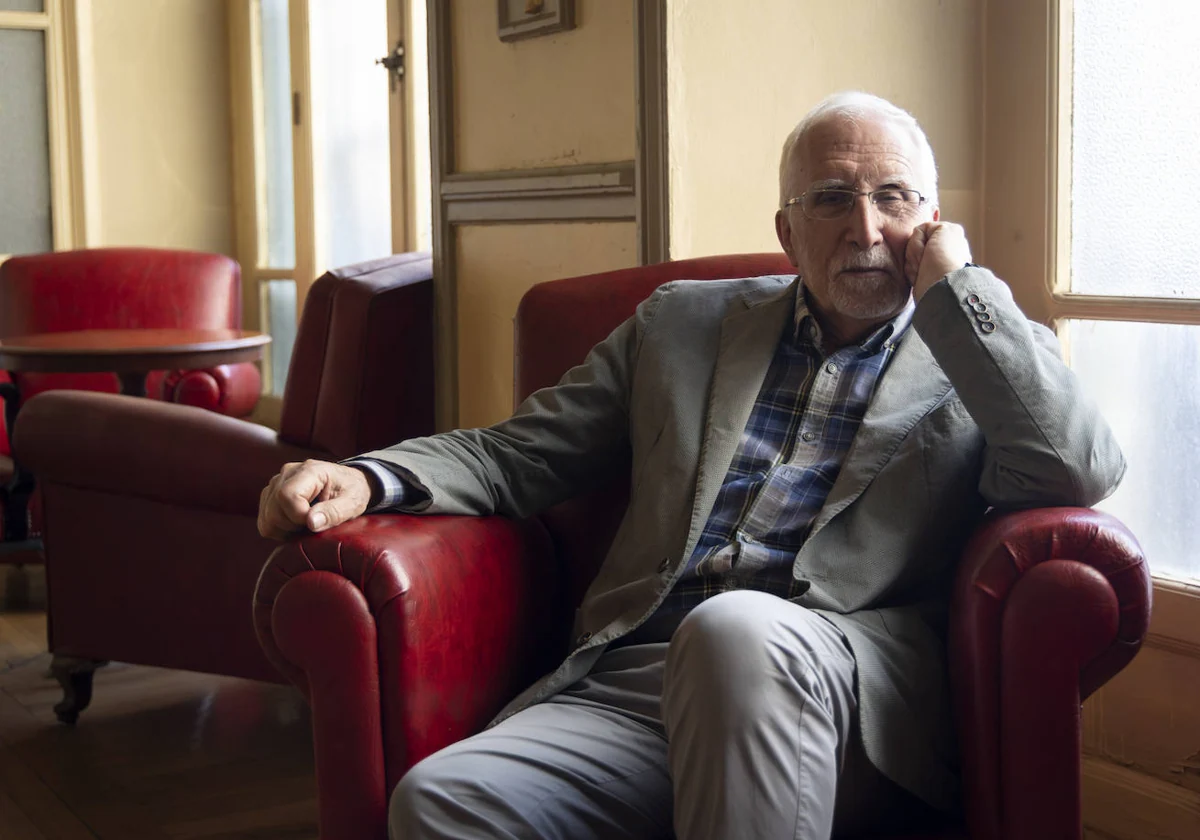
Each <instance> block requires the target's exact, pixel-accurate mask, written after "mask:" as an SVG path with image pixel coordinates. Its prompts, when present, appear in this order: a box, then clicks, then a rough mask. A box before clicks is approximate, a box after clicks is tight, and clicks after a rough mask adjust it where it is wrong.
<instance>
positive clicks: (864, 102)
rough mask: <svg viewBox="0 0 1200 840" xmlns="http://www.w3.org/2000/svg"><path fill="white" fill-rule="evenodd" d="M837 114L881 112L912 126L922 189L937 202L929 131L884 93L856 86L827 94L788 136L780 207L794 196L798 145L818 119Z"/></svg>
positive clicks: (854, 115) (781, 173) (849, 116)
mask: <svg viewBox="0 0 1200 840" xmlns="http://www.w3.org/2000/svg"><path fill="white" fill-rule="evenodd" d="M834 116H836V117H845V118H846V119H850V120H862V119H867V118H869V117H872V116H881V117H884V118H886V119H889V120H892V121H894V122H897V123H899V124H900V125H902V126H904V127H905V128H908V129H910V130H911V131H912V132H913V134H914V135H915V136H916V138H917V153H918V160H917V164H918V166H919V168H920V170H921V172H920V173H919V175H920V176H921V177H923V178H924V179H925V183H924V184H923V185H922V187H923V189H922V192H925V193H927V195H926V197H927V198H928V199H929V201H930V204H932V205H933V206H935V207H936V206H937V203H938V198H937V162H936V161H935V160H934V159H933V148H932V147H931V146H930V145H929V138H928V137H926V136H925V132H924V131H923V130H922V129H921V126H920V124H919V123H918V122H917V120H916V118H915V117H914V116H913V115H912V114H910V113H908V111H905V110H904V109H903V108H898V107H897V106H895V105H893V104H892V103H891V102H888V101H887V100H886V99H883V98H882V97H879V96H875V95H873V94H870V93H863V92H862V91H857V90H853V91H843V92H842V93H835V94H832V95H831V96H827V97H825V98H824V99H823V100H821V101H820V102H819V103H818V104H817V106H816V107H815V108H813V109H812V110H811V111H809V112H808V113H807V114H805V116H804V119H802V120H800V122H799V123H798V124H797V125H796V127H795V128H793V129H792V133H791V134H789V135H788V136H787V140H784V141H783V154H782V156H781V157H780V159H779V206H780V207H783V203H784V202H785V201H787V200H788V199H789V198H791V197H792V196H790V195H788V191H789V190H790V189H791V181H792V169H793V166H794V164H795V156H796V155H795V152H796V147H797V146H799V145H800V144H801V142H802V141H804V140H805V139H806V138H807V137H808V134H809V132H810V131H812V129H813V128H814V127H815V126H816V125H817V124H818V123H820V122H822V121H823V120H825V119H827V118H829V117H834Z"/></svg>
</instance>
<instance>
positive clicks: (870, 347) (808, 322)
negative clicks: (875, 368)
mask: <svg viewBox="0 0 1200 840" xmlns="http://www.w3.org/2000/svg"><path fill="white" fill-rule="evenodd" d="M915 309H916V302H915V301H914V300H913V299H912V297H911V296H909V298H908V303H907V304H905V306H904V308H903V309H902V310H900V312H899V313H898V314H897V315H896V316H895V317H894V318H892V319H891V320H890V321H888V322H887V323H886V324H880V325H879V326H878V327H877V328H876V329H874V330H872V331H871V334H870V335H868V336H867V337H866V338H864V339H863V340H862V342H861V343H860V344H859V345H858V347H859V349H860V350H861V351H863V352H864V353H868V354H873V353H878V352H879V351H880V350H888V349H891V348H892V347H894V346H895V345H896V343H897V342H898V341H900V339H901V338H902V337H903V336H904V332H905V330H907V329H908V326H909V324H911V323H912V319H913V312H914V310H915ZM792 340H793V341H807V342H809V343H811V344H812V345H813V346H814V347H817V348H818V349H819V348H820V347H821V341H822V336H821V325H820V324H818V323H817V319H816V318H815V317H814V316H813V314H812V312H811V311H810V310H809V308H808V292H807V290H806V289H805V287H804V282H803V281H799V282H797V283H796V315H795V320H794V322H793V327H792Z"/></svg>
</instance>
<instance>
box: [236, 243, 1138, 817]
mask: <svg viewBox="0 0 1200 840" xmlns="http://www.w3.org/2000/svg"><path fill="white" fill-rule="evenodd" d="M788 270H789V267H788V265H787V263H786V261H785V260H784V259H783V257H782V255H750V256H736V257H713V258H706V259H697V260H687V261H682V262H676V263H666V264H662V265H654V266H646V267H643V268H635V269H629V270H625V271H615V272H610V273H608V274H600V275H593V276H589V277H577V278H574V279H568V280H560V281H557V282H553V283H545V284H542V285H539V286H537V287H535V288H534V289H532V290H531V291H530V292H529V293H528V294H526V296H525V298H524V300H523V301H522V303H521V307H520V310H519V312H518V314H517V323H516V332H517V342H516V392H517V393H516V396H517V397H518V398H520V397H523V396H525V395H527V394H529V393H530V392H532V391H533V390H535V389H537V388H540V387H543V386H548V385H552V384H554V383H555V382H556V381H557V380H558V379H559V377H560V376H561V375H562V374H563V373H564V372H565V371H566V370H567V369H568V368H569V367H570V366H572V365H573V364H576V363H578V362H579V361H581V360H582V359H583V357H584V355H585V354H586V353H587V351H588V349H590V347H591V346H592V345H593V344H594V343H596V342H597V341H599V340H600V339H602V338H603V337H604V336H605V335H607V333H608V332H609V331H610V330H611V329H613V328H614V327H615V326H616V325H617V324H618V323H620V322H621V321H622V320H623V319H625V318H626V317H628V316H629V315H631V314H632V313H633V310H634V308H635V306H636V305H637V304H638V303H639V302H640V301H641V300H643V299H644V298H646V297H647V296H649V294H650V293H651V291H652V290H653V289H654V288H655V287H656V286H658V285H659V284H661V283H664V282H666V281H668V280H674V279H680V278H690V279H700V280H703V279H714V278H727V277H743V276H751V275H755V274H767V273H782V272H787V271H788ZM625 481H627V478H625V479H623V481H622V482H621V485H622V486H614V487H613V488H611V489H609V490H607V491H603V492H598V493H595V494H592V495H591V496H589V497H588V498H581V499H575V500H572V501H570V502H568V503H566V504H564V505H562V506H560V507H558V508H556V509H554V510H552V511H549V512H547V513H545V514H543V515H542V516H540V517H538V518H537V519H533V520H528V521H524V522H515V521H511V520H507V519H503V518H500V517H459V516H429V517H419V516H404V515H399V514H383V515H374V516H366V517H361V518H359V519H357V520H355V521H353V522H350V523H347V524H345V525H343V526H340V527H338V528H335V529H332V530H330V531H328V532H325V533H323V534H319V535H309V536H306V537H304V538H301V539H298V540H296V541H294V542H290V543H288V544H285V545H284V546H282V547H281V548H279V549H278V550H277V551H276V552H275V553H274V554H273V555H272V556H271V559H270V561H269V562H268V564H267V565H266V567H265V568H264V569H263V572H262V577H261V579H260V580H259V584H258V590H257V594H256V596H255V603H254V613H255V620H256V625H257V627H258V632H259V637H260V639H261V641H262V644H263V647H264V649H265V650H266V651H267V653H268V655H269V656H270V658H271V660H272V661H273V662H275V663H276V665H277V666H278V667H279V668H280V670H281V671H283V673H285V674H287V675H288V677H289V678H291V680H292V681H293V682H294V683H296V684H297V685H298V686H300V687H301V688H302V689H303V690H304V691H305V693H306V695H307V696H308V699H309V701H310V703H311V705H312V716H313V734H314V739H315V749H316V762H317V788H318V795H319V808H320V827H321V837H322V840H363V839H364V838H373V840H383V838H385V837H386V836H387V829H386V813H387V802H388V797H389V795H390V792H391V790H392V788H393V787H394V786H395V784H396V782H397V781H398V780H399V779H400V777H401V776H402V775H403V774H404V772H405V771H406V770H408V768H409V767H411V766H412V765H413V764H414V763H415V762H417V761H419V760H420V759H422V758H424V757H425V756H427V755H429V754H430V753H432V752H434V751H436V750H438V749H440V748H442V747H444V746H446V745H448V744H450V743H453V742H454V741H457V740H459V739H461V738H465V737H466V736H468V735H470V734H472V733H474V732H476V731H478V730H479V729H481V728H482V727H483V726H484V725H485V724H486V722H487V721H488V720H489V719H490V718H491V717H492V716H493V715H494V714H495V713H496V712H497V711H498V710H499V709H500V708H501V707H502V706H503V705H504V703H505V702H506V701H507V700H509V699H510V698H511V697H512V696H514V695H515V694H516V693H518V691H519V690H520V689H522V688H524V687H525V686H526V685H528V684H529V682H530V681H531V680H532V679H533V678H534V677H535V676H536V675H538V674H539V673H543V672H544V671H545V670H547V669H548V668H550V667H553V665H555V664H557V662H558V661H559V660H560V659H561V657H562V656H563V655H564V654H565V651H566V643H567V639H568V632H569V625H570V617H571V613H572V610H573V608H574V607H575V606H576V605H577V604H578V602H579V599H580V597H581V595H582V593H583V590H584V589H585V588H586V586H587V584H588V582H589V581H590V579H591V577H592V576H593V575H594V573H595V571H596V569H597V568H598V565H599V563H600V560H601V559H602V557H603V555H604V552H605V550H606V548H607V546H608V544H609V543H610V541H611V538H612V536H613V533H614V531H615V527H616V524H617V522H618V520H619V518H620V515H621V513H622V511H623V508H624V506H625V504H626V503H627V499H628V496H627V494H626V492H625V488H624V487H623V484H624V482H625ZM1149 612H1150V580H1149V574H1148V571H1147V567H1146V565H1145V562H1144V560H1143V558H1142V555H1141V551H1140V549H1139V547H1138V544H1137V542H1136V541H1135V540H1134V538H1133V537H1132V536H1131V535H1130V534H1129V532H1128V531H1126V530H1125V528H1124V527H1122V526H1121V524H1120V523H1118V522H1116V521H1115V520H1114V519H1112V518H1111V517H1109V516H1106V515H1104V514H1102V513H1099V512H1096V511H1092V510H1083V509H1069V508H1058V509H1048V510H1037V511H1028V512H1022V513H1008V514H1001V515H993V516H990V517H989V518H988V519H987V520H986V521H985V522H984V523H983V524H982V525H981V527H980V528H979V530H978V531H977V533H976V534H975V535H974V537H973V539H972V540H971V542H970V544H969V545H968V546H966V547H965V549H964V551H963V557H962V563H961V567H960V574H959V578H958V584H957V589H956V591H955V594H954V601H953V607H952V626H951V638H952V648H951V651H950V658H951V663H952V664H951V669H952V684H953V690H954V695H955V697H954V699H955V704H956V709H957V728H958V732H959V735H960V741H961V748H962V759H963V768H964V783H965V791H966V800H965V814H966V824H967V826H969V833H968V829H967V827H965V826H960V825H954V824H952V825H946V826H940V827H931V828H930V830H929V831H928V832H926V833H918V834H915V835H909V836H910V837H911V838H914V840H915V838H918V837H919V838H925V839H926V840H933V838H944V839H945V840H949V838H964V837H968V836H969V837H971V838H975V840H1001V839H1002V838H1003V840H1039V838H1047V839H1049V838H1053V840H1064V838H1071V837H1074V838H1078V837H1079V836H1080V833H1081V828H1080V822H1081V820H1080V703H1081V701H1082V699H1083V698H1084V697H1086V696H1087V695H1088V694H1090V693H1091V692H1092V691H1094V690H1095V689H1096V688H1097V687H1099V686H1100V685H1101V684H1102V683H1104V682H1105V681H1106V680H1108V679H1109V678H1110V677H1111V676H1112V675H1114V674H1115V673H1116V672H1117V671H1119V670H1120V669H1121V668H1122V667H1124V665H1125V664H1126V663H1127V662H1128V661H1129V660H1130V659H1131V658H1132V657H1133V655H1134V653H1135V652H1136V651H1137V649H1138V647H1139V645H1140V643H1141V640H1142V637H1143V635H1144V634H1145V632H1146V628H1147V624H1148V621H1149Z"/></svg>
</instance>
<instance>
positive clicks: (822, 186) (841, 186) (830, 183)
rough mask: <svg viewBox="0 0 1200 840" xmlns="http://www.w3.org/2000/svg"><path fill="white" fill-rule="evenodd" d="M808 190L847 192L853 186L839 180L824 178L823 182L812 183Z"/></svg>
mask: <svg viewBox="0 0 1200 840" xmlns="http://www.w3.org/2000/svg"><path fill="white" fill-rule="evenodd" d="M808 188H809V189H810V190H849V189H853V186H852V185H851V184H850V182H849V181H845V180H843V179H841V178H826V179H825V180H823V181H813V182H812V183H811V184H810V185H809V187H808Z"/></svg>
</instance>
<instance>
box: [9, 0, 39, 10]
mask: <svg viewBox="0 0 1200 840" xmlns="http://www.w3.org/2000/svg"><path fill="white" fill-rule="evenodd" d="M44 11H46V4H45V0H0V12H44Z"/></svg>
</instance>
